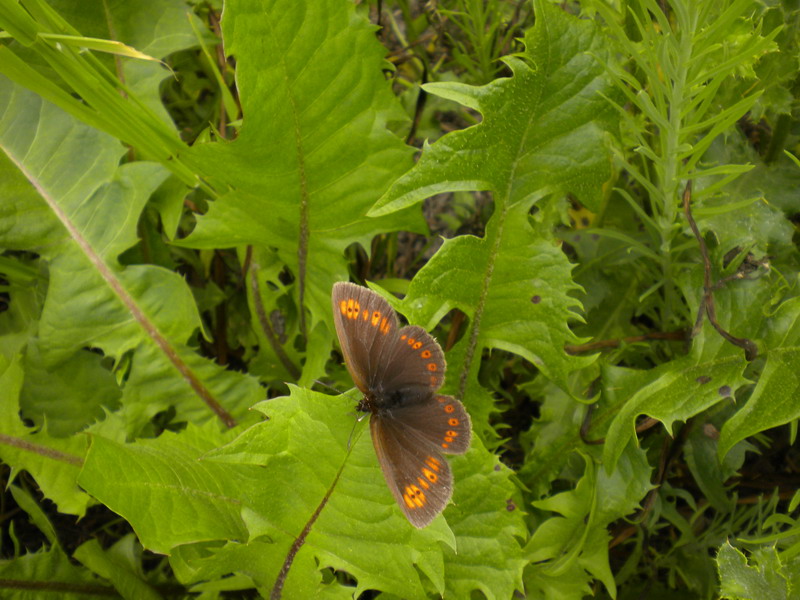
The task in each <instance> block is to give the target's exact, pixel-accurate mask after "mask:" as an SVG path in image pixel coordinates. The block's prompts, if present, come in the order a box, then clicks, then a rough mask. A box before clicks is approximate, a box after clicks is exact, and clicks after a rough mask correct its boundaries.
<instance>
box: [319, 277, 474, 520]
mask: <svg viewBox="0 0 800 600" xmlns="http://www.w3.org/2000/svg"><path fill="white" fill-rule="evenodd" d="M332 298H333V318H334V322H335V324H336V333H337V335H338V336H339V343H340V345H341V347H342V352H343V354H344V359H345V363H346V364H347V370H348V371H349V372H350V375H351V377H352V378H353V381H354V382H355V384H356V386H357V387H358V389H359V390H361V392H362V393H363V394H364V399H363V401H362V407H363V408H365V409H367V410H369V411H370V412H371V413H372V415H371V417H370V431H371V433H372V443H373V445H374V446H375V454H376V455H377V456H378V462H379V463H380V465H381V469H382V470H383V475H384V477H385V478H386V484H387V485H388V486H389V489H390V490H391V491H392V494H393V495H394V497H395V500H397V503H398V504H399V505H400V508H401V509H402V510H403V513H404V514H405V515H406V517H407V518H408V520H409V521H410V522H411V524H412V525H414V526H415V527H425V526H426V525H428V524H429V523H430V522H431V521H432V520H433V519H434V518H435V517H436V515H438V514H439V513H440V512H442V510H444V507H445V506H447V502H448V501H449V500H450V496H451V495H452V493H453V476H452V473H451V471H450V466H449V465H448V463H447V461H446V460H445V458H444V456H443V454H463V453H464V452H466V451H467V449H468V448H469V443H470V439H471V435H472V433H471V427H470V419H469V415H468V414H467V411H466V409H465V408H464V405H463V404H461V402H460V401H459V400H456V399H455V398H452V397H451V396H442V395H440V394H437V393H436V391H437V390H438V389H439V388H440V387H441V386H442V383H443V382H444V373H445V361H444V353H443V352H442V349H441V347H440V346H439V344H438V343H437V342H436V340H435V339H433V337H431V335H430V334H429V333H428V332H426V331H425V330H424V329H422V328H421V327H416V326H413V325H409V326H406V327H402V328H400V327H399V326H398V322H397V315H396V314H395V312H394V310H393V309H392V307H391V306H389V303H388V302H386V300H384V299H383V298H381V296H379V295H378V294H376V293H375V292H373V291H372V290H369V289H367V288H364V287H360V286H357V285H354V284H352V283H344V282H340V283H337V284H335V285H334V286H333V295H332Z"/></svg>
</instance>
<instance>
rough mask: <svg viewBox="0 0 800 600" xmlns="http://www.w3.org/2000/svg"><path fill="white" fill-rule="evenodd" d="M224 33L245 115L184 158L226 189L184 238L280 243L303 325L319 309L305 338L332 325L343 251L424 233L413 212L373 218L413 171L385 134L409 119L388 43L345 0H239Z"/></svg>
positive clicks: (404, 151) (205, 242) (207, 242)
mask: <svg viewBox="0 0 800 600" xmlns="http://www.w3.org/2000/svg"><path fill="white" fill-rule="evenodd" d="M222 32H223V37H224V39H225V50H226V51H227V52H228V53H229V54H231V55H233V56H235V57H236V65H237V69H236V81H237V84H238V90H239V97H240V98H241V102H242V109H243V112H244V120H243V124H242V127H241V131H240V133H239V137H238V138H237V139H236V140H234V141H233V142H223V141H220V142H216V143H208V144H202V145H195V146H194V147H192V148H191V149H190V151H189V153H188V155H187V159H188V160H191V161H193V162H194V163H196V164H197V165H198V167H197V168H198V170H199V171H200V172H203V173H205V174H207V176H208V179H209V181H210V182H211V183H212V184H213V185H214V186H215V187H216V188H217V189H218V190H219V191H220V193H222V194H223V195H222V197H221V198H220V199H219V200H218V201H216V202H214V203H212V204H211V206H210V209H209V211H208V214H207V215H205V216H204V217H203V218H201V219H199V221H198V224H197V228H196V229H195V231H194V232H193V233H192V235H191V236H190V237H189V238H188V239H187V240H185V241H184V242H183V243H184V244H187V245H191V246H193V247H196V248H219V247H225V246H238V245H244V244H253V245H260V246H265V247H272V248H276V249H277V252H278V255H279V257H280V259H281V261H282V262H283V263H284V264H285V265H288V266H289V268H290V269H291V272H292V273H293V275H294V277H295V280H296V288H297V291H296V294H297V296H296V298H297V303H298V305H299V307H300V308H299V310H300V312H301V317H300V318H301V320H302V319H303V318H304V316H303V311H304V310H306V309H308V310H310V312H311V318H310V320H309V323H308V325H307V326H306V327H302V326H301V332H302V333H303V334H306V333H307V331H310V330H311V329H312V328H313V327H314V325H315V324H316V323H317V322H318V321H320V320H324V321H325V322H330V314H329V313H330V290H331V287H332V286H333V284H334V283H335V282H336V281H341V280H344V279H347V266H346V263H345V261H344V258H343V256H342V252H343V250H344V249H345V248H346V247H347V246H349V245H351V244H353V243H355V242H358V243H361V244H362V245H364V246H365V247H369V244H368V242H369V240H371V239H372V238H373V237H374V236H375V234H377V233H380V232H384V231H392V230H396V229H413V230H417V231H419V230H421V228H422V222H421V219H420V216H419V215H418V214H417V215H416V216H414V215H413V214H412V213H411V212H409V211H407V212H405V213H403V214H402V215H394V216H392V217H386V218H382V219H369V218H366V212H367V209H368V208H369V207H370V206H371V205H372V204H373V203H374V202H375V199H376V198H378V197H379V196H380V195H381V194H382V193H383V192H384V191H385V189H386V188H387V187H388V185H389V183H390V182H391V181H392V180H393V179H394V178H396V177H397V176H398V175H399V174H400V173H402V172H403V170H405V169H407V168H408V167H410V166H411V148H409V147H407V146H404V145H403V143H402V142H401V141H400V140H399V139H398V138H397V137H395V136H394V135H393V134H391V133H390V132H389V131H387V130H386V122H387V120H389V119H394V120H401V119H403V116H402V113H401V112H400V111H399V110H398V105H397V104H396V101H395V100H394V98H392V96H391V93H390V89H389V86H388V84H387V82H386V80H385V78H384V76H383V74H382V73H381V69H382V68H383V67H384V66H385V63H384V62H383V54H384V53H385V49H384V48H382V47H381V46H380V45H379V44H378V43H377V41H376V40H375V35H374V31H373V27H372V26H371V25H369V24H368V23H367V22H366V21H365V20H364V19H363V18H362V17H361V16H359V15H358V14H356V11H355V9H354V7H353V6H352V5H351V4H350V3H348V2H341V1H339V0H324V1H320V0H316V1H314V2H311V1H309V0H271V1H270V2H266V3H265V2H261V1H260V0H232V1H230V2H227V3H226V5H225V14H224V19H223V28H222Z"/></svg>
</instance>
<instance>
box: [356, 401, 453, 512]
mask: <svg viewBox="0 0 800 600" xmlns="http://www.w3.org/2000/svg"><path fill="white" fill-rule="evenodd" d="M370 430H371V433H372V443H373V445H374V446H375V453H376V454H377V455H378V462H379V463H380V465H381V470H383V476H384V478H385V479H386V484H387V485H388V487H389V489H390V490H391V492H392V495H393V496H394V498H395V500H396V501H397V504H398V505H399V506H400V508H401V509H402V511H403V513H404V514H405V515H406V518H408V520H409V521H410V522H411V524H412V525H414V526H415V527H425V526H426V525H428V524H429V523H430V522H431V521H433V519H434V518H435V517H436V515H438V514H439V513H440V512H442V510H444V507H445V506H447V503H448V502H449V501H450V496H451V494H452V493H453V476H452V474H451V472H450V465H449V464H448V463H447V461H446V460H445V458H444V456H442V454H441V453H440V452H439V451H438V450H437V449H436V446H435V445H434V444H432V443H430V442H427V441H425V440H424V439H423V438H420V437H417V436H413V435H407V434H406V427H405V426H404V424H403V423H401V422H400V421H398V420H397V419H393V418H386V417H385V416H381V415H378V414H373V415H372V417H371V419H370Z"/></svg>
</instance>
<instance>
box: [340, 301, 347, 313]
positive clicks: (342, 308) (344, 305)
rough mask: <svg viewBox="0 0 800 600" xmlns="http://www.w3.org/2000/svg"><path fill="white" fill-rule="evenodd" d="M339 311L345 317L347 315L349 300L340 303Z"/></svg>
mask: <svg viewBox="0 0 800 600" xmlns="http://www.w3.org/2000/svg"><path fill="white" fill-rule="evenodd" d="M339 310H340V311H342V314H343V315H346V314H347V300H342V301H341V302H339Z"/></svg>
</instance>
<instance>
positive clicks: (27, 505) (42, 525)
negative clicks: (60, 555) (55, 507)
mask: <svg viewBox="0 0 800 600" xmlns="http://www.w3.org/2000/svg"><path fill="white" fill-rule="evenodd" d="M8 489H9V490H10V491H11V495H12V496H13V497H14V502H16V503H17V506H19V507H20V508H21V509H22V510H24V511H25V512H26V513H27V514H28V516H29V517H30V519H31V522H32V523H33V524H34V525H35V526H36V527H37V528H38V529H39V531H41V532H42V533H43V534H44V536H45V537H46V538H47V541H48V542H50V545H51V546H58V545H59V544H58V535H57V534H56V530H55V528H54V527H53V524H52V523H51V522H50V520H49V519H48V518H47V515H46V514H45V513H44V511H43V510H42V508H41V507H40V506H39V505H38V504H37V503H36V500H34V498H33V496H31V495H30V493H29V492H28V491H27V490H23V489H22V488H20V487H17V486H15V485H10V486H8Z"/></svg>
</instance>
